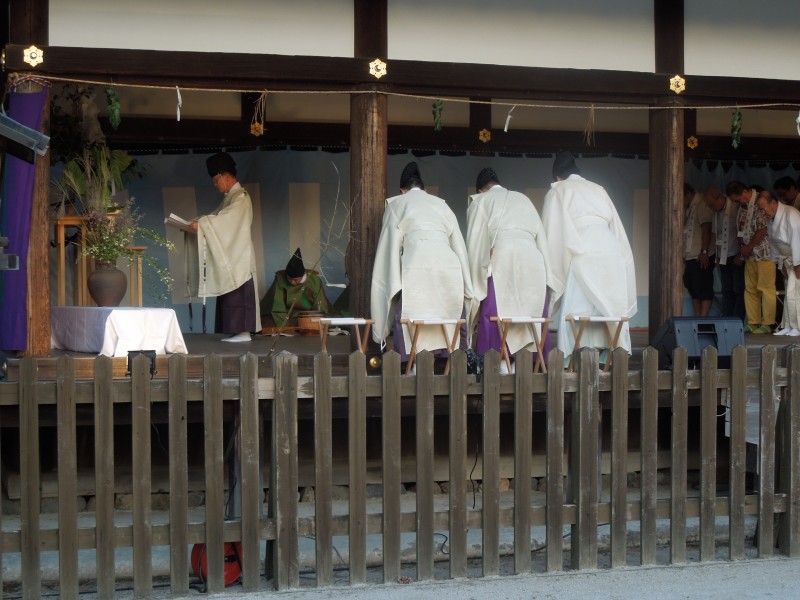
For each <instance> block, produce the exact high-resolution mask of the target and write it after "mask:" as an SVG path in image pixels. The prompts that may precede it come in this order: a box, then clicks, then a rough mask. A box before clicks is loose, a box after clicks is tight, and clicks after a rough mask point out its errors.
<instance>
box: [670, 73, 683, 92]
mask: <svg viewBox="0 0 800 600" xmlns="http://www.w3.org/2000/svg"><path fill="white" fill-rule="evenodd" d="M669 89H671V90H672V91H673V92H675V93H676V94H680V93H681V92H682V91H684V90H685V89H686V80H685V79H684V78H683V77H681V76H680V75H675V77H673V78H672V79H670V80H669Z"/></svg>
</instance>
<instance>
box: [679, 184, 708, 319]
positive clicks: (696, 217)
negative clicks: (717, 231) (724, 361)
mask: <svg viewBox="0 0 800 600" xmlns="http://www.w3.org/2000/svg"><path fill="white" fill-rule="evenodd" d="M683 213H684V220H683V285H684V287H686V289H687V290H688V292H689V295H690V296H691V298H692V306H693V308H694V314H695V316H698V317H706V316H708V313H709V312H711V303H712V302H713V301H714V254H715V252H716V244H715V242H714V236H713V234H712V233H711V220H712V219H711V216H712V213H711V209H710V208H709V207H708V204H706V203H705V202H703V197H702V196H701V195H700V194H698V193H697V192H695V191H694V188H693V187H692V186H691V185H690V184H688V183H684V184H683Z"/></svg>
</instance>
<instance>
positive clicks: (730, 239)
mask: <svg viewBox="0 0 800 600" xmlns="http://www.w3.org/2000/svg"><path fill="white" fill-rule="evenodd" d="M703 200H704V201H705V203H706V204H707V205H708V207H709V208H710V209H711V211H712V217H711V231H712V233H713V234H714V238H715V239H716V246H717V249H716V252H715V254H716V264H717V267H718V268H719V280H720V294H721V303H720V312H721V314H722V316H723V317H739V318H740V319H742V321H744V320H745V318H746V316H745V310H744V264H743V263H742V262H741V261H738V260H736V258H737V256H738V255H739V238H738V237H737V235H736V234H737V232H738V229H737V227H738V221H737V211H738V209H739V207H738V205H737V204H736V203H735V202H734V201H733V200H730V199H729V198H726V197H725V195H724V194H723V193H722V192H721V191H720V190H719V189H717V188H709V189H707V190H706V193H705V194H704V195H703Z"/></svg>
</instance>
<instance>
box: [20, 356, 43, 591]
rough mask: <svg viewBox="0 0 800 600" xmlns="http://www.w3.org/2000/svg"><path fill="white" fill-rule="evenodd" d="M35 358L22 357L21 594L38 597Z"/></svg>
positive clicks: (38, 487)
mask: <svg viewBox="0 0 800 600" xmlns="http://www.w3.org/2000/svg"><path fill="white" fill-rule="evenodd" d="M36 365H37V363H36V359H35V358H32V357H28V356H26V357H25V358H23V359H22V360H21V361H20V365H19V367H20V388H19V392H20V396H19V446H20V447H19V451H20V478H21V480H22V485H21V489H20V542H21V544H22V553H21V562H22V597H23V598H25V599H26V600H27V599H28V598H30V599H36V600H39V598H40V597H41V591H42V582H41V574H40V572H39V571H40V566H41V555H40V554H39V553H40V552H41V550H40V548H39V546H40V543H39V540H40V531H39V525H40V519H39V506H40V504H41V488H40V485H41V484H40V479H41V467H40V466H39V402H38V399H37V397H36V382H37V374H36V373H37V366H36Z"/></svg>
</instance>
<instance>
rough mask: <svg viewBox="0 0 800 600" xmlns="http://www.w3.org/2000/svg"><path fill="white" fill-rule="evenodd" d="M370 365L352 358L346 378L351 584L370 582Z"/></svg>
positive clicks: (356, 354)
mask: <svg viewBox="0 0 800 600" xmlns="http://www.w3.org/2000/svg"><path fill="white" fill-rule="evenodd" d="M366 377H367V363H366V357H365V356H364V353H363V352H360V351H357V352H353V353H352V354H351V355H350V360H349V377H348V378H347V379H348V381H347V385H348V394H347V422H348V430H347V442H348V452H349V467H350V469H349V470H350V476H349V479H348V483H349V484H350V495H349V498H350V524H349V533H350V536H349V543H350V584H351V585H353V584H355V585H359V584H362V583H366V582H367V381H366Z"/></svg>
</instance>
